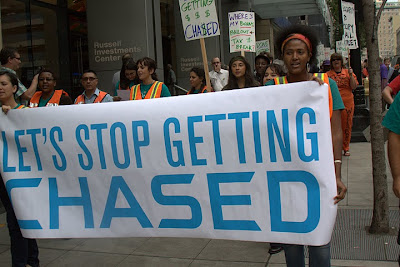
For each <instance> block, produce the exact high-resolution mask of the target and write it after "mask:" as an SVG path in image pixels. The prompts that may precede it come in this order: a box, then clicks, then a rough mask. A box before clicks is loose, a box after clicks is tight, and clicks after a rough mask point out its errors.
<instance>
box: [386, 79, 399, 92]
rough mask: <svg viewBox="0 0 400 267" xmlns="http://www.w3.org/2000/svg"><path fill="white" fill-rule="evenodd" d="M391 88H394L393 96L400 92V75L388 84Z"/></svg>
mask: <svg viewBox="0 0 400 267" xmlns="http://www.w3.org/2000/svg"><path fill="white" fill-rule="evenodd" d="M388 86H389V87H390V88H392V91H393V92H392V95H395V94H397V93H398V92H399V90H400V75H398V76H397V77H396V78H394V80H393V81H392V82H391V83H389V84H388Z"/></svg>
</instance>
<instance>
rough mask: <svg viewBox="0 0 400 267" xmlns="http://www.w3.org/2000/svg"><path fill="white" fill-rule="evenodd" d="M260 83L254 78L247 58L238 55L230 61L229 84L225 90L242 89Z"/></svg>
mask: <svg viewBox="0 0 400 267" xmlns="http://www.w3.org/2000/svg"><path fill="white" fill-rule="evenodd" d="M257 86H259V83H258V82H257V81H256V80H255V79H254V76H253V74H252V73H251V67H250V64H249V62H248V61H247V60H246V58H244V57H242V56H236V57H234V58H232V59H231V61H230V62H229V79H228V84H227V85H226V86H225V87H224V88H223V90H232V89H242V88H248V87H257Z"/></svg>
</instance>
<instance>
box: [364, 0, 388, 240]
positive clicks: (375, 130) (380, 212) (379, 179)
mask: <svg viewBox="0 0 400 267" xmlns="http://www.w3.org/2000/svg"><path fill="white" fill-rule="evenodd" d="M362 6H363V13H364V22H365V28H366V29H370V30H367V31H366V37H367V38H366V39H367V49H368V72H369V98H370V126H371V150H372V169H373V183H374V211H373V216H372V222H371V226H370V228H369V232H370V233H388V232H389V218H388V210H389V204H388V186H387V177H386V162H385V148H384V145H385V143H384V138H383V128H382V124H381V122H382V94H381V78H380V68H379V63H378V57H379V48H378V37H377V36H378V35H377V29H378V25H377V22H378V20H376V18H375V3H374V1H373V0H362Z"/></svg>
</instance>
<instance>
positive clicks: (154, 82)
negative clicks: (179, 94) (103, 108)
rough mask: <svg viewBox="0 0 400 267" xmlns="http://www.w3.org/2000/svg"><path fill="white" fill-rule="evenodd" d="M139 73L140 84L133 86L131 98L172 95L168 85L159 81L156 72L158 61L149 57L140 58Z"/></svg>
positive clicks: (138, 63) (138, 62)
mask: <svg viewBox="0 0 400 267" xmlns="http://www.w3.org/2000/svg"><path fill="white" fill-rule="evenodd" d="M136 64H137V67H138V70H137V74H138V77H139V80H140V81H141V83H140V84H138V85H134V86H132V87H131V93H130V97H129V100H140V99H152V98H159V97H166V96H171V94H170V92H169V89H168V87H167V86H166V85H165V84H164V83H163V82H159V81H158V78H157V74H156V69H157V62H156V61H155V60H154V59H151V58H149V57H144V58H141V59H139V60H138V61H137V62H136Z"/></svg>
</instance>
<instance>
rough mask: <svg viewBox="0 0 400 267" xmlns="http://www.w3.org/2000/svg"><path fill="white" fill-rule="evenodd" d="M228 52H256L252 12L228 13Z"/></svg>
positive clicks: (254, 24) (254, 25)
mask: <svg viewBox="0 0 400 267" xmlns="http://www.w3.org/2000/svg"><path fill="white" fill-rule="evenodd" d="M228 23H229V44H230V52H231V53H234V52H241V51H244V52H256V23H255V19H254V12H246V11H237V12H230V13H228Z"/></svg>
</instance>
